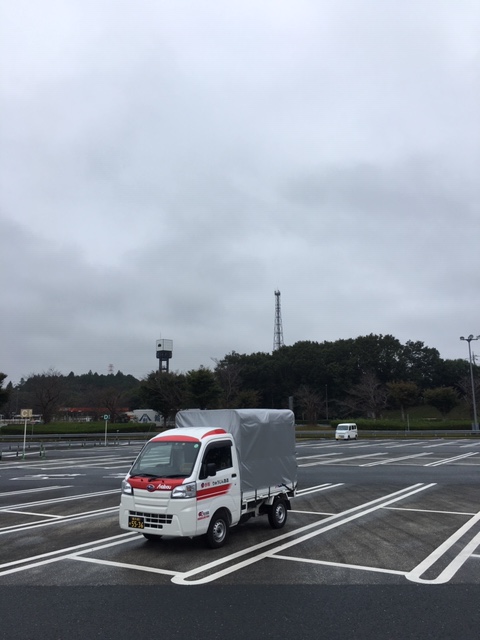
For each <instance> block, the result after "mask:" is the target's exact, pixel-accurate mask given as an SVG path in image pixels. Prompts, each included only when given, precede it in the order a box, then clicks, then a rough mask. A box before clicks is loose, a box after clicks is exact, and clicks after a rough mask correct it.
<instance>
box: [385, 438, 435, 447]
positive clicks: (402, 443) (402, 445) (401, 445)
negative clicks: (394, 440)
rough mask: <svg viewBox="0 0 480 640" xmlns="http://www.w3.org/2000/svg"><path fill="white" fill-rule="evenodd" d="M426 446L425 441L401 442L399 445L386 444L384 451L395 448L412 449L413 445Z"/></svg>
mask: <svg viewBox="0 0 480 640" xmlns="http://www.w3.org/2000/svg"><path fill="white" fill-rule="evenodd" d="M420 444H426V441H423V442H422V441H420V442H416V441H415V440H414V441H413V442H401V443H400V444H386V445H384V446H385V449H396V448H397V447H413V446H414V445H420Z"/></svg>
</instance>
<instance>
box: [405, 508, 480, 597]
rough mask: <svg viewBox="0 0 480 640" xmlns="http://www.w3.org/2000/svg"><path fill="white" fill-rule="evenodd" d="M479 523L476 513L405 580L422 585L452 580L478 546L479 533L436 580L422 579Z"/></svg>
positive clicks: (478, 514)
mask: <svg viewBox="0 0 480 640" xmlns="http://www.w3.org/2000/svg"><path fill="white" fill-rule="evenodd" d="M479 521H480V511H479V512H478V513H476V514H475V515H474V516H473V517H472V518H470V520H468V522H466V523H465V524H464V525H463V526H462V527H460V529H458V530H457V531H455V533H454V534H453V535H451V536H450V538H448V539H447V540H445V542H443V543H442V544H441V545H440V546H439V547H438V548H437V549H435V551H433V552H432V553H431V554H430V555H429V556H428V557H427V558H425V560H423V561H422V562H420V564H418V565H417V566H416V567H415V569H413V570H412V571H410V572H409V573H407V574H406V578H407V579H408V580H410V581H411V582H419V583H422V584H445V583H446V582H448V581H449V580H451V579H452V578H453V576H454V575H455V574H456V573H457V571H458V570H459V569H460V567H461V566H462V565H463V564H464V563H465V561H466V560H468V559H469V558H470V557H471V555H472V553H473V552H474V551H475V550H476V548H477V547H478V545H479V544H480V532H479V533H477V534H476V535H475V536H474V538H473V539H472V540H470V542H469V543H467V544H466V545H465V547H464V548H463V549H462V550H461V551H460V553H459V554H458V555H457V556H456V557H455V558H454V559H453V560H452V561H451V562H450V563H449V564H448V566H447V567H446V568H445V569H444V570H443V571H442V572H441V573H440V574H439V575H438V576H437V577H436V578H431V579H430V578H429V579H427V578H422V577H421V576H423V575H424V574H425V573H426V571H427V570H428V569H430V568H431V567H433V566H434V565H435V563H436V562H438V560H440V559H441V558H442V557H443V556H444V555H445V553H447V551H448V550H449V549H450V548H451V547H452V546H453V545H454V544H455V543H456V542H457V541H459V540H460V539H461V538H462V537H463V536H464V535H465V534H466V533H468V532H469V531H470V529H471V528H472V527H473V526H474V525H476V524H477V522H479Z"/></svg>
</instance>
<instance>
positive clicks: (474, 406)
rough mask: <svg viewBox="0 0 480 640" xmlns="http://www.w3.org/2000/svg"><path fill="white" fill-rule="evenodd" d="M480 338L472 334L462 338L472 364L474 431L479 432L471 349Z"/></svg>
mask: <svg viewBox="0 0 480 640" xmlns="http://www.w3.org/2000/svg"><path fill="white" fill-rule="evenodd" d="M479 338H480V336H477V337H475V336H473V335H472V334H470V335H469V336H468V338H464V337H463V336H461V337H460V340H465V341H466V342H468V362H469V364H470V382H471V383H472V403H473V430H474V431H478V422H477V403H476V401H475V382H474V381H473V365H472V350H471V347H470V343H471V342H472V340H478V339H479Z"/></svg>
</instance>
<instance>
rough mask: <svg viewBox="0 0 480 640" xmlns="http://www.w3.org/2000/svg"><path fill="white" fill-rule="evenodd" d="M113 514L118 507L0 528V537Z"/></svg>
mask: <svg viewBox="0 0 480 640" xmlns="http://www.w3.org/2000/svg"><path fill="white" fill-rule="evenodd" d="M2 511H5V509H2ZM114 512H116V513H118V507H107V508H104V509H95V510H93V511H85V512H84V513H77V514H75V515H71V516H63V518H62V519H61V520H49V521H48V522H45V521H44V520H42V521H38V522H30V523H28V524H14V525H12V526H10V527H3V528H1V529H0V536H3V535H6V534H9V533H18V532H19V531H30V530H31V529H39V528H40V527H48V526H51V525H55V524H67V523H69V522H74V521H75V520H85V519H86V518H94V517H96V516H103V515H107V514H109V513H114Z"/></svg>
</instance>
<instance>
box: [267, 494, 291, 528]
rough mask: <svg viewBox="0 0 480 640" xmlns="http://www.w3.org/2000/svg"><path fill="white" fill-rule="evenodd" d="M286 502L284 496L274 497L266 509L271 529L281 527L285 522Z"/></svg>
mask: <svg viewBox="0 0 480 640" xmlns="http://www.w3.org/2000/svg"><path fill="white" fill-rule="evenodd" d="M287 514H288V510H287V502H286V500H285V499H284V498H275V500H274V501H273V504H272V506H271V507H270V509H269V511H268V522H269V523H270V526H271V527H272V529H281V528H282V527H284V526H285V523H286V522H287Z"/></svg>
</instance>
